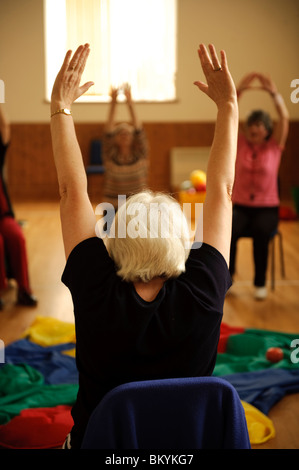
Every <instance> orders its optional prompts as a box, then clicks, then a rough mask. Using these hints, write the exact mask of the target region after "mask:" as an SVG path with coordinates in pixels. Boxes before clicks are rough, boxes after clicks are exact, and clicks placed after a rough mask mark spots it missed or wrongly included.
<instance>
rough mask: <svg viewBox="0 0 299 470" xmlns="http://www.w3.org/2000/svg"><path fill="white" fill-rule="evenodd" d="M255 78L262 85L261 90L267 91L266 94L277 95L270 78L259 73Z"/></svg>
mask: <svg viewBox="0 0 299 470" xmlns="http://www.w3.org/2000/svg"><path fill="white" fill-rule="evenodd" d="M256 76H257V78H258V79H259V81H260V83H261V85H262V86H261V88H262V90H265V91H268V93H270V94H271V95H275V94H276V93H277V88H276V85H275V83H274V82H273V80H272V78H271V77H269V76H266V75H263V74H261V73H258V74H257V75H256Z"/></svg>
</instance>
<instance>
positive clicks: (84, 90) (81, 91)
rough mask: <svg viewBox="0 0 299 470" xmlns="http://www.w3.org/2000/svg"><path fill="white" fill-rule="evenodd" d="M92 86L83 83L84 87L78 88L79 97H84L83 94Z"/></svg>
mask: <svg viewBox="0 0 299 470" xmlns="http://www.w3.org/2000/svg"><path fill="white" fill-rule="evenodd" d="M92 85H94V82H86V83H84V85H82V86H80V88H79V92H80V96H81V95H84V93H86V92H87V91H88V90H89V88H90V87H91V86H92Z"/></svg>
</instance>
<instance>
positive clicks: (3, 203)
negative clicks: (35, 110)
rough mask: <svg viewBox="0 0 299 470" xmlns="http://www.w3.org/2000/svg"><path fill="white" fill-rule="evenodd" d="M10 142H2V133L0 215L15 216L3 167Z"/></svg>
mask: <svg viewBox="0 0 299 470" xmlns="http://www.w3.org/2000/svg"><path fill="white" fill-rule="evenodd" d="M8 146H9V144H4V143H3V142H2V138H1V134H0V217H5V216H11V217H14V212H13V209H12V205H11V202H10V198H9V195H8V191H7V187H6V183H5V181H4V176H3V168H4V163H5V156H6V152H7V149H8Z"/></svg>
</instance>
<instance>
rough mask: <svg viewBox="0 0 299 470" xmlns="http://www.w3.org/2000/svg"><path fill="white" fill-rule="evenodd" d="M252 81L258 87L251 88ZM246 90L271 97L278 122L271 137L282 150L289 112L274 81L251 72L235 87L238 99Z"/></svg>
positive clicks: (287, 128)
mask: <svg viewBox="0 0 299 470" xmlns="http://www.w3.org/2000/svg"><path fill="white" fill-rule="evenodd" d="M254 80H258V81H259V82H260V86H258V87H257V86H252V82H253V81H254ZM246 90H264V91H266V92H267V93H269V94H270V96H271V97H272V99H273V102H274V105H275V108H276V111H277V114H278V121H277V123H276V125H275V127H274V131H273V134H272V136H273V138H274V139H275V140H276V142H277V143H278V145H279V146H280V147H282V148H283V147H284V146H285V143H286V140H287V137H288V133H289V112H288V109H287V107H286V105H285V102H284V99H283V97H282V96H281V94H280V93H279V92H278V90H277V86H276V85H275V83H274V81H273V80H272V79H271V77H269V76H266V75H263V74H261V73H256V72H251V73H249V74H247V75H245V76H244V77H243V78H242V80H241V81H240V83H239V85H238V86H237V95H238V98H240V96H241V95H242V93H243V92H244V91H246Z"/></svg>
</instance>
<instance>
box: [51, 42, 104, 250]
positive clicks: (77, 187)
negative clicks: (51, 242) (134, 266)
mask: <svg viewBox="0 0 299 470" xmlns="http://www.w3.org/2000/svg"><path fill="white" fill-rule="evenodd" d="M88 54H89V45H88V44H86V45H85V46H79V47H78V49H77V50H76V52H75V54H74V55H73V57H72V58H71V56H72V51H68V52H67V54H66V56H65V59H64V62H63V65H62V67H61V69H60V71H59V73H58V75H57V78H56V80H55V83H54V86H53V90H52V96H51V136H52V147H53V155H54V162H55V166H56V171H57V176H58V183H59V193H60V198H61V199H60V216H61V225H62V234H63V241H64V248H65V254H66V257H68V255H69V254H70V252H71V251H72V249H73V248H74V247H75V246H76V245H77V244H78V243H79V242H80V241H83V240H84V239H86V238H89V237H92V236H95V225H96V218H95V213H94V210H93V208H92V205H91V203H90V201H89V197H88V194H87V179H86V172H85V168H84V164H83V161H82V154H81V150H80V147H79V144H78V141H77V137H76V132H75V127H74V122H73V118H72V115H69V114H64V112H62V110H63V109H69V110H71V106H72V103H73V102H74V101H75V100H76V99H77V98H79V96H81V95H82V94H83V93H85V92H86V91H87V90H88V89H89V87H90V86H91V85H93V82H87V83H85V84H84V85H82V86H80V80H81V76H82V73H83V70H84V68H85V64H86V60H87V57H88Z"/></svg>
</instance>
